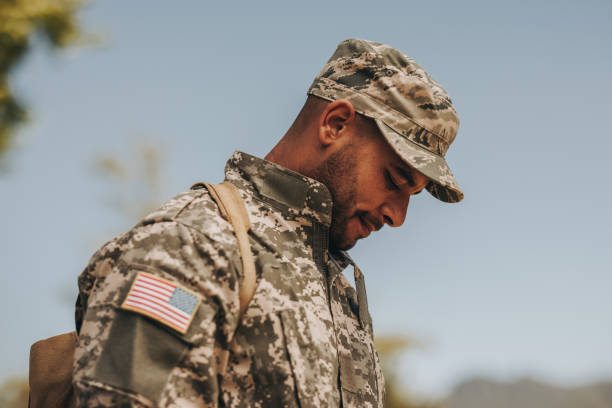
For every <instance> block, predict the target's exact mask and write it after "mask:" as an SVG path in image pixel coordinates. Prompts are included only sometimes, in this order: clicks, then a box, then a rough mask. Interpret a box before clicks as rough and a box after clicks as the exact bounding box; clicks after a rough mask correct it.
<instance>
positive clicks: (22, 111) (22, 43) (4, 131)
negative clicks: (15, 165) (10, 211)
mask: <svg viewBox="0 0 612 408" xmlns="http://www.w3.org/2000/svg"><path fill="white" fill-rule="evenodd" d="M81 5H82V1H81V0H1V1H0V160H2V158H3V157H4V154H5V153H6V150H7V149H8V148H9V147H10V145H11V139H12V137H13V136H14V133H15V130H16V128H17V126H19V125H20V124H22V123H24V122H25V121H26V120H27V116H28V115H27V108H26V107H25V106H24V105H23V103H22V102H20V100H19V98H18V97H17V96H15V95H14V94H13V92H12V90H11V87H10V83H9V79H10V74H11V72H12V71H14V70H15V68H16V67H17V66H18V65H19V63H20V62H21V61H22V60H23V58H24V57H25V55H26V54H27V53H28V52H29V51H30V49H31V46H32V37H33V35H34V34H35V33H40V34H42V36H43V37H44V38H45V39H46V40H47V42H48V44H49V45H50V46H51V48H52V49H58V48H61V47H64V46H66V45H68V44H72V43H74V42H75V41H76V40H78V39H79V38H80V36H81V32H80V30H79V27H78V24H77V22H76V16H75V15H76V12H77V10H78V9H79V8H80V7H81Z"/></svg>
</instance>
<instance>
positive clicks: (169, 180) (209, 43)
mask: <svg viewBox="0 0 612 408" xmlns="http://www.w3.org/2000/svg"><path fill="white" fill-rule="evenodd" d="M81 19H82V22H83V26H84V27H85V28H86V29H87V30H88V31H90V32H93V33H95V34H97V35H99V36H101V37H102V38H103V44H101V45H98V46H89V47H79V48H73V49H71V50H68V51H66V52H63V53H60V54H57V55H55V54H52V53H49V52H47V51H46V50H45V49H44V48H43V47H38V48H37V51H36V52H35V53H34V54H32V55H31V56H30V57H29V58H28V59H27V60H26V61H25V63H24V65H23V66H22V67H20V69H19V71H18V72H17V74H16V75H15V77H14V84H15V88H16V89H17V90H18V91H19V92H20V93H21V94H22V95H24V97H25V100H26V101H27V103H28V104H29V106H30V108H31V115H32V121H31V123H30V124H29V125H28V126H27V127H24V128H23V129H22V131H21V132H20V134H19V138H18V143H17V147H16V149H14V150H13V151H12V152H11V166H10V167H11V168H10V172H9V173H7V174H3V175H1V176H0V194H1V195H2V198H3V199H2V200H0V213H1V214H3V215H4V218H3V223H2V225H3V228H2V230H1V231H0V270H1V271H2V274H3V276H4V284H3V285H2V288H0V306H2V309H3V310H5V311H10V313H8V312H5V318H4V319H3V321H4V329H5V333H11V334H10V336H3V338H2V343H1V345H2V347H0V361H1V362H2V363H1V364H0V379H1V378H3V377H5V376H7V375H9V374H15V373H25V372H26V370H27V353H28V347H29V344H30V343H32V342H34V341H35V340H37V339H40V338H43V337H48V336H51V335H54V334H57V333H59V332H62V331H68V330H71V329H72V328H73V324H74V323H73V311H72V304H73V301H74V297H75V295H76V276H77V274H78V273H80V271H81V270H82V268H83V267H84V266H85V265H86V264H87V260H88V258H89V256H90V255H91V254H92V253H93V251H94V250H95V249H96V248H97V247H99V246H100V245H101V244H102V243H103V242H104V241H106V240H108V239H110V238H111V237H112V236H113V235H115V234H118V233H120V232H122V231H124V230H126V229H128V228H129V227H130V226H131V225H132V224H134V223H135V222H136V221H137V220H134V219H129V220H128V219H126V218H125V217H121V216H119V215H117V213H115V212H113V211H112V210H111V209H110V208H109V207H108V205H106V204H105V200H106V197H108V195H109V194H112V193H114V192H116V191H117V187H116V186H113V185H112V184H110V183H109V182H108V181H105V180H103V179H101V178H99V177H96V176H95V175H94V174H93V172H92V171H91V165H92V162H93V160H94V158H95V157H96V155H98V154H100V153H105V152H117V153H118V154H119V155H120V156H121V157H122V158H123V159H124V160H125V161H127V162H130V163H137V160H138V159H137V157H136V156H135V154H134V152H133V150H130V149H131V146H133V145H134V141H135V140H143V139H144V140H148V141H150V142H151V143H154V144H157V145H158V146H160V148H161V149H162V151H163V158H164V161H163V165H164V172H163V191H162V194H161V195H162V197H164V199H165V198H170V197H172V196H173V195H175V194H176V193H178V192H180V191H182V190H184V189H186V188H188V187H189V186H190V185H191V184H192V183H193V182H196V181H200V180H206V181H213V182H215V181H218V180H220V179H221V178H222V174H223V173H222V169H223V166H224V163H225V161H226V159H227V158H228V157H229V155H230V154H231V152H232V151H233V150H235V149H239V150H243V151H246V152H249V153H251V154H255V155H258V156H260V157H261V156H264V155H265V154H266V153H267V152H268V151H269V149H270V148H271V147H272V146H273V145H274V143H275V142H276V141H277V140H278V139H279V138H280V137H281V136H282V135H283V134H284V132H285V131H286V130H287V128H288V127H289V125H290V124H291V122H292V120H293V118H294V117H295V115H296V114H297V112H298V111H299V109H300V107H301V104H302V103H303V101H304V100H305V92H306V90H307V88H308V86H309V85H310V83H311V81H312V79H313V78H314V76H315V75H316V74H317V73H318V72H319V70H320V69H321V67H322V66H323V64H324V63H325V62H326V60H327V59H328V58H329V56H330V55H331V53H332V52H333V51H334V49H335V47H336V45H337V43H339V42H340V41H342V40H343V39H345V38H349V37H357V38H365V39H370V40H374V41H379V42H384V43H387V44H390V45H392V46H394V47H396V48H398V49H400V50H402V51H404V52H405V53H406V54H408V55H410V56H412V57H413V58H415V59H416V60H417V61H418V62H419V63H421V64H422V65H423V66H424V67H425V68H426V69H427V70H428V71H429V73H430V74H431V75H432V76H433V77H434V78H435V79H436V80H438V81H439V82H440V83H442V85H443V86H444V87H445V88H446V90H447V91H448V93H449V94H450V95H451V97H452V99H453V101H454V104H455V106H456V108H457V111H458V112H459V115H460V117H461V127H460V130H459V135H458V137H457V139H456V142H455V144H453V146H452V147H451V149H450V151H449V153H448V155H447V159H448V162H449V163H450V165H451V168H452V169H453V172H454V173H455V175H456V177H457V179H458V181H459V183H460V185H461V186H462V187H463V190H464V192H465V196H466V198H465V200H464V201H463V202H462V203H460V204H456V205H448V204H444V203H440V202H437V201H436V200H435V199H433V198H432V197H430V196H428V195H427V194H421V195H419V196H418V197H416V199H414V200H412V201H411V204H410V208H409V210H408V216H407V219H406V222H405V224H404V226H403V227H402V228H400V229H388V228H384V229H383V230H381V231H380V232H378V233H377V234H374V235H373V236H371V237H370V238H369V239H368V240H366V241H364V242H361V243H359V244H358V245H357V246H356V247H355V248H354V249H353V250H352V251H351V255H352V256H353V257H354V258H355V259H356V260H357V261H358V263H359V264H360V266H361V267H362V269H363V270H364V272H365V274H366V279H367V285H368V290H369V299H370V306H371V312H372V315H373V319H374V324H375V329H376V331H377V333H379V334H392V333H404V334H407V335H411V336H415V337H416V338H418V339H421V340H422V341H423V342H424V343H425V344H426V347H425V348H424V349H423V350H418V351H414V352H411V353H408V354H406V355H405V356H404V357H403V358H402V360H401V362H400V366H401V373H402V374H403V377H404V381H405V385H406V386H407V387H409V389H411V390H413V391H416V392H419V393H423V394H428V395H442V394H444V393H446V392H448V391H449V390H450V389H452V387H453V386H454V385H455V384H457V382H459V381H461V380H462V379H465V378H467V377H469V376H472V375H486V376H490V377H493V378H499V379H513V378H517V377H520V376H524V375H534V376H538V377H539V378H542V379H544V380H547V381H551V382H553V383H558V384H580V383H584V382H588V381H595V380H599V379H603V378H611V377H612V353H610V352H609V345H610V344H612V326H611V325H610V322H611V321H612V298H611V296H610V288H611V286H612V276H611V271H612V267H611V265H612V250H611V244H612V238H611V237H610V230H611V227H612V216H611V215H610V202H611V199H612V192H611V190H610V181H609V177H610V165H609V163H610V160H609V158H608V154H609V151H610V149H611V148H612V142H611V136H612V135H611V132H610V123H609V117H610V112H611V108H612V102H611V99H610V95H611V94H612V78H611V75H610V73H611V72H612V47H610V43H611V40H612V35H611V34H612V5H611V4H610V3H609V2H604V1H584V2H580V3H579V2H568V1H555V2H552V1H550V2H549V1H541V2H484V1H483V2H469V1H468V2H450V1H446V2H408V1H402V2H381V3H376V5H375V4H374V3H371V2H355V1H351V2H344V1H339V2H318V1H314V2H308V3H306V2H303V3H300V4H298V5H291V4H289V3H288V2H250V3H246V2H245V3H244V4H241V3H230V2H226V3H224V4H221V3H215V5H208V4H205V2H196V1H184V2H181V3H178V5H177V3H169V2H161V1H146V2H145V1H131V2H127V3H126V2H121V3H120V2H102V1H93V2H91V3H90V5H89V6H88V7H87V8H85V9H84V10H83V12H82V13H81ZM138 184H139V181H138V180H133V181H132V184H131V186H133V188H134V189H137V187H138ZM130 191H131V190H130V188H128V189H124V191H123V192H124V193H126V194H129V193H130ZM134 194H135V193H134Z"/></svg>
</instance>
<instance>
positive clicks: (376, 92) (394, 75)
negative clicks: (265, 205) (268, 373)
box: [308, 39, 463, 202]
mask: <svg viewBox="0 0 612 408" xmlns="http://www.w3.org/2000/svg"><path fill="white" fill-rule="evenodd" d="M308 93H309V94H310V95H315V96H318V97H320V98H323V99H327V100H330V101H334V100H339V99H346V100H348V101H350V102H351V103H352V104H353V106H354V107H355V111H357V112H359V113H361V114H362V115H364V116H367V117H369V118H372V119H374V120H375V122H376V124H377V125H378V128H379V129H380V131H381V133H382V134H383V135H384V136H385V138H386V139H387V141H388V142H389V144H391V146H392V147H393V149H394V150H395V151H396V153H398V154H399V155H400V156H401V157H402V158H403V159H404V161H406V162H407V163H408V164H409V165H411V166H412V167H414V168H416V169H417V170H419V171H420V172H421V173H423V174H424V175H425V176H427V177H428V178H429V179H430V180H432V182H431V183H429V185H428V186H427V189H428V190H429V192H430V193H431V194H432V195H433V196H434V197H436V198H438V199H440V200H442V201H446V202H458V201H461V200H462V199H463V193H462V192H461V189H460V188H459V185H458V184H457V181H456V180H455V178H454V176H453V174H452V173H451V170H450V168H449V167H448V164H447V163H446V160H445V159H444V156H445V155H446V152H447V150H448V148H449V146H450V144H451V143H452V142H453V141H454V140H455V137H456V135H457V130H458V128H459V117H458V116H457V112H456V111H455V109H454V108H453V105H452V102H451V99H450V97H449V96H448V95H447V93H446V91H444V89H443V88H442V86H441V85H440V84H439V83H437V82H436V81H434V80H433V79H432V78H431V77H430V76H429V74H427V72H425V70H424V69H423V67H421V66H420V65H419V64H418V63H417V62H416V61H414V60H413V59H411V58H410V57H408V56H406V55H405V54H403V53H401V52H400V51H398V50H396V49H394V48H392V47H390V46H388V45H385V44H380V43H377V42H373V41H366V40H357V39H348V40H345V41H343V42H341V43H340V45H338V48H337V49H336V52H335V53H334V55H332V56H331V58H330V59H329V61H328V62H327V64H326V65H325V66H324V67H323V69H322V70H321V72H320V73H319V75H318V76H317V77H316V78H315V80H314V81H313V83H312V85H311V86H310V89H309V90H308Z"/></svg>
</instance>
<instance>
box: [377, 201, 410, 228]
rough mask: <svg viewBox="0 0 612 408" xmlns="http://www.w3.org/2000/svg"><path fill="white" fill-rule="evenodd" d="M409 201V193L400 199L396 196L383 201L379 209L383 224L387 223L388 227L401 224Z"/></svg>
mask: <svg viewBox="0 0 612 408" xmlns="http://www.w3.org/2000/svg"><path fill="white" fill-rule="evenodd" d="M409 202H410V196H409V195H407V196H406V197H402V198H401V199H399V198H396V199H395V200H393V201H388V202H385V203H384V204H383V205H382V206H381V209H380V211H381V213H382V216H383V218H384V220H385V224H388V225H389V226H390V227H399V226H401V225H402V224H403V223H404V220H405V219H406V211H408V203H409Z"/></svg>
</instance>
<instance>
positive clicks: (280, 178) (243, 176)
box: [225, 151, 333, 227]
mask: <svg viewBox="0 0 612 408" xmlns="http://www.w3.org/2000/svg"><path fill="white" fill-rule="evenodd" d="M225 179H226V180H229V181H231V182H232V183H234V184H235V185H237V186H238V187H240V188H243V189H245V190H248V191H250V192H252V193H253V195H255V196H256V197H257V198H259V199H260V200H262V201H265V202H268V203H269V204H271V205H273V206H275V207H277V208H279V209H280V210H281V211H283V212H284V213H286V214H288V215H294V216H304V217H307V218H311V219H313V220H315V221H317V222H319V223H321V224H323V225H324V226H325V227H329V226H330V224H331V214H332V205H333V202H332V198H331V194H330V193H329V190H328V189H327V187H326V186H325V185H324V184H322V183H320V182H318V181H316V180H314V179H311V178H309V177H306V176H304V175H302V174H299V173H296V172H294V171H291V170H289V169H286V168H284V167H282V166H279V165H278V164H275V163H272V162H269V161H266V160H262V159H260V158H257V157H255V156H251V155H250V154H247V153H243V152H239V151H235V152H234V153H233V154H232V155H231V156H230V158H229V160H228V161H227V164H226V165H225Z"/></svg>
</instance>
